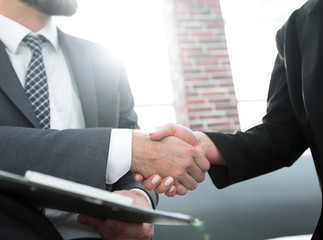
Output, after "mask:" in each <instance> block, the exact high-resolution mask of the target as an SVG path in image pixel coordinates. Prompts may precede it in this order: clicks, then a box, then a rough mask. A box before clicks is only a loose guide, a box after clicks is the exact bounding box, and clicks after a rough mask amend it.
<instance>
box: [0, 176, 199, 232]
mask: <svg viewBox="0 0 323 240" xmlns="http://www.w3.org/2000/svg"><path fill="white" fill-rule="evenodd" d="M0 190H1V192H2V193H8V194H9V195H11V196H13V197H19V198H20V199H24V200H26V201H27V202H29V203H31V204H35V205H38V206H41V207H48V208H53V209H57V210H62V211H69V212H75V213H83V214H87V215H93V216H98V217H103V218H114V219H118V220H122V221H130V222H150V223H154V224H160V225H195V226H197V225H199V224H200V221H199V220H198V219H196V218H194V217H192V216H189V215H186V214H182V213H175V212H168V211H161V210H152V209H144V208H139V207H136V206H134V205H132V202H133V201H132V199H131V198H128V197H125V196H121V195H118V194H116V193H111V192H107V191H104V190H101V189H97V188H94V187H90V186H87V185H83V184H79V183H75V182H72V181H68V180H64V179H61V178H57V177H53V176H49V175H46V174H42V173H39V172H34V171H27V172H26V174H25V177H22V176H20V175H16V174H12V173H8V172H4V171H1V170H0Z"/></svg>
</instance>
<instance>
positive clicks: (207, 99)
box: [163, 0, 240, 132]
mask: <svg viewBox="0 0 323 240" xmlns="http://www.w3.org/2000/svg"><path fill="white" fill-rule="evenodd" d="M219 1H220V0H163V2H164V9H165V19H166V32H167V38H168V41H169V56H170V66H171V76H172V82H173V88H174V106H175V111H176V116H177V122H178V123H179V124H182V125H185V126H187V127H189V128H191V129H193V130H201V131H223V132H234V131H236V130H238V129H240V126H239V118H238V111H237V102H236V98H235V91H234V86H233V80H232V74H231V67H230V61H229V57H228V51H227V44H226V38H225V32H224V21H223V18H222V13H221V9H220V2H219Z"/></svg>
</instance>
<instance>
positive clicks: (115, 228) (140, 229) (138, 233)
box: [104, 219, 154, 239]
mask: <svg viewBox="0 0 323 240" xmlns="http://www.w3.org/2000/svg"><path fill="white" fill-rule="evenodd" d="M104 226H105V227H106V228H108V229H109V232H112V233H113V235H115V236H119V237H120V238H125V239H126V238H129V239H150V238H151V237H152V236H153V235H154V228H153V225H152V224H150V223H130V222H122V221H118V220H114V219H107V220H105V221H104Z"/></svg>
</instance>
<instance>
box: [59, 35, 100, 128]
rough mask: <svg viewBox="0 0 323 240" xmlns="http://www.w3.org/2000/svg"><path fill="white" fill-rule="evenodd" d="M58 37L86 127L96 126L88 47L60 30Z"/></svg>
mask: <svg viewBox="0 0 323 240" xmlns="http://www.w3.org/2000/svg"><path fill="white" fill-rule="evenodd" d="M58 37H59V42H60V45H61V47H62V48H63V50H64V53H65V56H66V58H67V61H68V63H69V65H70V69H71V71H72V74H73V76H74V80H75V83H76V86H77V90H78V94H79V97H80V100H81V104H82V110H83V115H84V120H85V124H86V127H97V126H98V118H97V116H98V115H97V111H98V110H97V102H96V91H95V83H94V79H93V68H92V65H91V61H90V59H89V54H88V49H87V48H86V46H84V44H82V42H81V41H78V40H77V39H75V38H74V37H72V36H69V35H67V34H65V33H63V32H61V31H60V30H58Z"/></svg>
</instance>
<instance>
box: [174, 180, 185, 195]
mask: <svg viewBox="0 0 323 240" xmlns="http://www.w3.org/2000/svg"><path fill="white" fill-rule="evenodd" d="M175 187H176V194H177V195H185V194H186V193H187V192H188V189H187V188H186V187H185V186H184V185H183V184H181V183H175Z"/></svg>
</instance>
